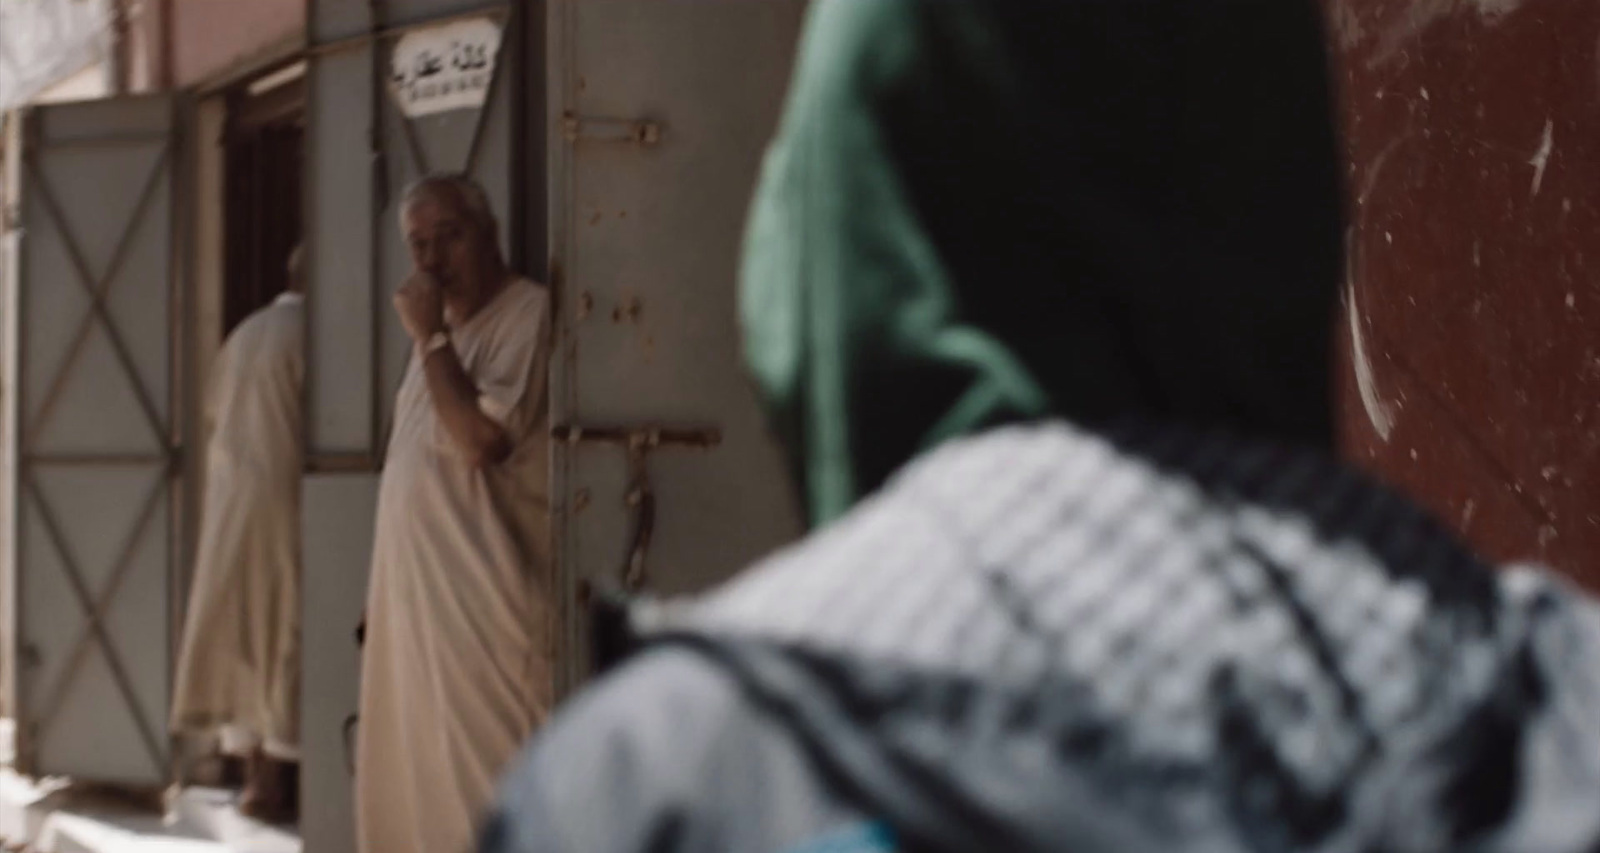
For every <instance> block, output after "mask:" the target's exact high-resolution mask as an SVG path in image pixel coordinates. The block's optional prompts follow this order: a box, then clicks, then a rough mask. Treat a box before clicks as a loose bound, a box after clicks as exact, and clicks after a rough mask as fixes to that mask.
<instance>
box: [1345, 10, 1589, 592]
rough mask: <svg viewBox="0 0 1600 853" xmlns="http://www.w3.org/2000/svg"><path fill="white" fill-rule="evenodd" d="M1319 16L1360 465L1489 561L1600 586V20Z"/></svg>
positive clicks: (1349, 422) (1468, 14)
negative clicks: (1331, 113)
mask: <svg viewBox="0 0 1600 853" xmlns="http://www.w3.org/2000/svg"><path fill="white" fill-rule="evenodd" d="M1325 6H1326V8H1327V10H1328V12H1329V21H1330V30H1331V32H1330V36H1331V38H1332V40H1333V46H1334V54H1335V71H1336V75H1335V79H1336V81H1337V83H1338V85H1339V86H1340V88H1341V97H1342V102H1343V103H1342V107H1343V124H1344V134H1345V144H1346V147H1347V158H1348V173H1347V175H1346V178H1347V185H1348V187H1349V193H1350V203H1349V210H1350V229H1349V232H1348V239H1347V251H1348V255H1347V262H1348V266H1349V286H1348V287H1347V289H1346V294H1345V298H1346V302H1347V307H1348V308H1350V309H1352V311H1351V316H1349V317H1347V318H1346V319H1347V323H1346V325H1345V327H1344V328H1343V332H1344V335H1343V337H1344V338H1345V341H1344V346H1345V350H1346V356H1347V360H1346V363H1345V364H1346V370H1345V371H1344V373H1343V375H1344V389H1343V399H1344V417H1343V421H1344V429H1343V432H1344V439H1345V445H1346V452H1347V453H1349V454H1350V455H1351V456H1352V457H1353V458H1354V459H1356V460H1357V461H1358V462H1360V463H1361V464H1363V465H1365V466H1367V467H1369V468H1370V469H1372V470H1373V471H1375V472H1377V473H1378V474H1380V475H1381V476H1383V477H1384V478H1385V479H1387V480H1389V481H1390V482H1392V483H1395V484H1397V485H1398V486H1399V487H1400V488H1402V489H1403V490H1405V491H1407V492H1409V493H1410V494H1412V495H1413V496H1415V497H1417V498H1418V499H1420V500H1422V501H1423V502H1424V503H1425V504H1427V505H1428V506H1429V507H1431V508H1432V509H1433V511H1434V512H1435V513H1436V514H1438V515H1439V516H1440V517H1442V518H1443V519H1445V520H1446V521H1448V522H1449V523H1451V524H1452V525H1454V526H1455V527H1456V528H1458V529H1459V530H1461V531H1463V532H1464V533H1465V534H1466V536H1467V537H1468V538H1469V539H1470V540H1471V541H1472V542H1473V543H1474V544H1475V545H1477V546H1478V548H1480V549H1481V550H1482V551H1483V552H1484V553H1486V554H1488V555H1490V556H1492V557H1494V558H1495V559H1498V560H1503V561H1510V560H1535V561H1540V562H1544V563H1547V564H1549V565H1551V566H1553V567H1555V568H1556V569H1558V570H1560V571H1562V572H1564V573H1566V574H1568V575H1570V576H1572V577H1574V578H1577V579H1579V580H1580V581H1582V582H1584V583H1586V584H1587V585H1588V586H1589V587H1590V588H1592V589H1595V590H1600V195H1596V193H1595V188H1596V187H1597V186H1600V144H1597V140H1600V87H1597V85H1596V82H1597V78H1596V76H1595V72H1596V65H1595V45H1596V44H1597V43H1600V3H1594V2H1567V0H1496V2H1492V3H1490V2H1481V0H1480V2H1461V3H1437V2H1431V1H1430V0H1403V2H1397V0H1325Z"/></svg>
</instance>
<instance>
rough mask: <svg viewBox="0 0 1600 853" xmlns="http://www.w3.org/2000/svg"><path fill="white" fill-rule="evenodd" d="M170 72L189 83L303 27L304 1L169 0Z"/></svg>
mask: <svg viewBox="0 0 1600 853" xmlns="http://www.w3.org/2000/svg"><path fill="white" fill-rule="evenodd" d="M171 2H172V10H173V27H172V40H173V44H174V50H173V56H172V73H173V77H174V78H175V84H176V85H177V86H180V87H182V86H190V85H193V84H195V83H198V82H201V81H204V80H206V79H207V78H209V77H211V76H213V75H215V74H217V73H218V72H221V71H224V70H226V69H228V68H229V67H230V66H233V65H235V64H237V63H239V62H241V61H242V60H247V59H250V58H252V57H255V56H259V55H261V54H262V53H263V52H265V51H268V50H270V49H272V48H274V47H276V46H278V45H280V44H281V43H283V41H284V40H285V39H289V38H292V37H296V36H299V35H300V34H302V33H303V32H304V31H305V24H306V19H305V12H306V0H171Z"/></svg>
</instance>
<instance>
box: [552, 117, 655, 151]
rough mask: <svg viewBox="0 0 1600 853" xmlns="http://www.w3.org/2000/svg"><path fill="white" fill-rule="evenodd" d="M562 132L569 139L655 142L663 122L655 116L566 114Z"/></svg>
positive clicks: (573, 140)
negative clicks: (635, 117)
mask: <svg viewBox="0 0 1600 853" xmlns="http://www.w3.org/2000/svg"><path fill="white" fill-rule="evenodd" d="M561 132H562V135H564V136H565V137H566V139H567V141H568V142H578V141H584V142H627V143H632V144H635V145H645V146H650V145H655V144H657V143H659V142H660V141H661V123H660V122H658V121H654V120H652V119H628V118H604V117H599V116H580V115H575V114H573V113H570V112H569V113H563V114H562V116H561Z"/></svg>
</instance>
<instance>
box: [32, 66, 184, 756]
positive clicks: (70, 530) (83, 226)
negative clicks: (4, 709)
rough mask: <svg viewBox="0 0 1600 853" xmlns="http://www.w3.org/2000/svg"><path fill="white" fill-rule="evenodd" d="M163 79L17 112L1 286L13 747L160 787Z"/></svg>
mask: <svg viewBox="0 0 1600 853" xmlns="http://www.w3.org/2000/svg"><path fill="white" fill-rule="evenodd" d="M176 113H177V110H176V107H175V104H174V101H173V100H172V99H171V98H170V97H166V96H158V97H137V98H120V99H114V100H104V101H87V102H83V103H76V104H64V105H58V106H47V107H40V108H37V109H34V110H31V111H30V112H28V113H27V114H26V115H25V117H24V119H23V121H24V126H23V130H22V145H21V146H20V148H21V151H20V152H13V154H14V155H15V154H20V156H21V157H22V163H21V167H20V169H19V170H18V171H19V172H20V177H21V187H20V189H21V204H20V210H19V221H20V224H21V229H22V237H21V239H20V240H18V241H17V244H16V246H17V249H18V252H17V254H18V258H17V262H18V267H17V274H16V275H14V276H11V277H10V279H9V280H10V282H11V285H10V286H9V287H8V291H9V292H8V293H7V300H8V306H7V312H6V314H7V318H8V320H9V321H10V323H9V326H8V331H9V334H8V340H7V348H8V352H9V355H10V358H9V359H8V365H7V366H8V370H9V372H10V374H11V375H10V376H9V377H8V378H9V380H10V381H8V382H7V383H6V385H7V387H9V388H11V389H13V390H14V392H15V393H14V394H13V395H12V397H10V398H9V399H8V400H7V404H8V409H9V410H8V412H7V417H8V419H9V425H10V427H11V428H10V429H9V430H8V431H7V433H8V435H9V436H10V438H11V439H12V441H11V443H10V446H9V447H8V448H7V452H8V454H9V455H10V457H11V460H10V461H12V463H13V466H14V467H11V469H10V470H12V471H14V472H15V475H14V477H13V478H9V479H10V482H8V483H7V486H8V488H10V489H14V490H15V491H14V492H13V494H12V501H11V504H10V505H11V508H12V512H13V513H14V516H13V517H12V518H11V519H9V521H10V523H11V524H13V525H14V528H13V529H14V531H15V535H14V537H13V538H12V539H11V540H10V541H8V542H7V543H6V553H5V558H6V560H7V561H8V566H7V569H8V571H7V577H8V578H9V579H10V581H11V583H12V587H11V590H10V592H11V596H12V597H11V602H12V603H13V608H14V610H13V613H12V614H11V615H12V617H13V622H12V625H13V627H14V630H15V632H16V636H15V638H14V644H15V645H14V648H15V654H16V656H17V662H16V673H15V688H14V689H15V692H16V696H15V700H16V705H15V706H14V707H15V716H16V718H17V720H18V727H17V736H18V764H19V766H20V767H21V768H22V769H23V770H24V771H26V772H29V773H32V774H36V775H56V774H61V775H67V776H72V777H74V778H77V779H80V780H91V781H105V782H116V783H122V784H131V785H159V784H161V783H163V782H164V781H165V780H166V779H167V778H168V769H169V761H168V739H167V736H166V718H167V702H168V693H169V689H170V674H171V665H172V655H173V648H174V632H173V631H172V627H173V625H172V614H173V613H175V612H176V610H175V608H174V606H173V602H174V598H175V597H176V596H177V595H178V593H179V590H178V589H177V584H176V583H175V578H176V573H175V572H174V566H175V562H176V559H175V558H176V555H177V554H178V553H179V551H180V548H179V547H178V544H177V543H178V537H179V533H180V532H181V531H180V530H179V528H178V523H179V521H180V518H179V516H180V513H179V511H178V507H179V504H178V502H177V495H176V483H177V481H176V480H175V474H176V473H177V472H178V470H179V466H178V464H177V463H178V457H179V443H178V442H179V429H178V426H177V419H175V418H174V417H173V413H174V412H175V411H181V407H179V406H178V405H177V404H176V401H177V400H178V396H177V395H178V394H179V393H180V392H181V390H182V389H181V387H180V384H181V383H180V382H179V381H178V377H177V372H176V368H177V366H178V364H177V357H176V352H177V345H176V342H177V341H179V340H180V337H181V334H182V324H181V323H179V322H178V319H177V318H178V316H179V314H178V311H179V308H180V299H179V295H180V287H179V282H178V268H177V266H176V265H175V262H174V244H175V241H174V234H175V231H176V229H175V227H174V222H175V212H176V207H177V205H176V204H175V199H174V189H173V188H174V182H175V174H176V170H175V169H174V166H173V164H174V163H175V162H177V153H176V151H175V133H174V127H175V126H176V119H177V115H176Z"/></svg>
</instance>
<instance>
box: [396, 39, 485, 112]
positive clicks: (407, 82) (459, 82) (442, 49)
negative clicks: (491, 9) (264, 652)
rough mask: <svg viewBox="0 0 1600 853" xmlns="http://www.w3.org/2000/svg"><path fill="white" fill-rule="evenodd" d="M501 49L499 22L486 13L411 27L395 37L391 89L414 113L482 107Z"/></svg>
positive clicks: (400, 102)
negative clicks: (441, 22) (463, 19)
mask: <svg viewBox="0 0 1600 853" xmlns="http://www.w3.org/2000/svg"><path fill="white" fill-rule="evenodd" d="M499 52H500V28H499V27H498V26H496V25H495V23H494V22H493V21H491V20H489V19H488V18H474V19H472V20H470V21H461V22H458V23H453V24H445V25H443V26H438V27H430V28H428V29H425V30H417V31H414V32H410V33H407V34H406V35H404V36H402V37H401V38H400V40H399V41H397V42H395V46H394V55H393V57H392V58H391V59H390V65H389V68H390V70H389V89H390V91H391V92H393V93H394V97H395V101H396V102H397V103H398V104H399V105H400V111H401V112H403V113H405V114H406V115H407V116H408V117H411V118H415V117H417V116H425V115H432V114H433V113H442V112H445V111H447V110H459V109H466V108H469V107H480V106H482V105H483V102H484V99H485V98H487V97H488V94H489V81H490V80H492V79H494V64H495V59H496V56H497V55H498V54H499Z"/></svg>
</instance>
